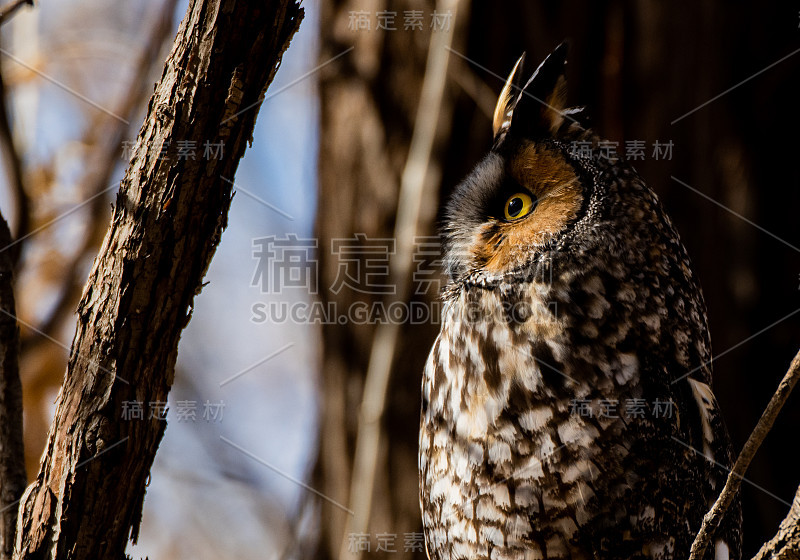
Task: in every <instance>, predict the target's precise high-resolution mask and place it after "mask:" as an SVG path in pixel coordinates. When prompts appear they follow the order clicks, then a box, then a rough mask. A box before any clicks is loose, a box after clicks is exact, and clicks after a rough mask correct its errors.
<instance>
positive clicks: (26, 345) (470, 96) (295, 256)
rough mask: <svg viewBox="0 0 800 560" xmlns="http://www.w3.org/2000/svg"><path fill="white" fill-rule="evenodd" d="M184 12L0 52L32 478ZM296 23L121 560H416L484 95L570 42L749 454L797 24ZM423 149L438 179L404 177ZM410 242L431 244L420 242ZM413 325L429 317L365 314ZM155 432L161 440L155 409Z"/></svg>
mask: <svg viewBox="0 0 800 560" xmlns="http://www.w3.org/2000/svg"><path fill="white" fill-rule="evenodd" d="M186 5H187V2H186V1H185V0H182V1H178V0H128V1H126V2H124V3H118V2H111V1H107V0H89V1H86V0H84V1H83V2H77V1H75V0H50V1H48V2H44V3H41V4H39V5H38V6H37V7H36V8H33V9H30V8H23V9H22V10H21V11H20V12H19V13H18V14H17V15H16V16H14V18H13V19H12V20H10V21H8V22H5V23H4V24H3V26H2V29H0V77H1V78H2V80H0V86H2V91H0V93H2V98H3V101H4V107H3V110H2V111H0V113H3V114H2V115H0V149H2V154H3V171H4V173H3V174H2V175H0V187H1V188H0V209H1V210H2V213H3V216H4V217H5V218H6V219H7V220H8V221H9V223H10V226H11V229H12V232H15V233H16V234H17V236H18V238H19V239H20V241H19V243H17V244H16V245H15V246H14V250H15V251H18V252H19V261H18V265H17V274H16V296H17V308H18V313H19V320H20V328H21V335H22V349H21V373H22V376H23V386H24V400H25V435H26V440H25V444H26V461H27V468H28V476H29V478H30V477H33V476H35V474H36V472H37V468H38V461H39V457H40V455H41V452H42V450H43V448H44V443H45V440H46V434H47V428H48V426H49V422H50V419H51V416H52V412H53V400H54V398H55V396H56V394H57V391H58V388H59V386H60V384H61V381H62V378H63V374H64V370H65V364H66V360H67V356H68V350H69V345H70V342H71V339H72V336H73V333H74V328H75V327H74V324H75V317H74V314H73V312H74V309H75V306H76V304H77V300H78V298H79V296H80V291H81V289H82V286H83V283H84V281H85V278H86V276H87V274H88V271H89V268H90V266H91V262H92V259H93V258H94V256H95V254H96V251H97V248H98V246H99V243H100V241H101V240H102V237H103V235H104V234H105V231H106V228H107V226H108V222H109V218H110V214H111V212H110V210H111V206H110V205H111V203H112V201H113V200H114V197H115V193H116V188H117V183H118V181H119V179H120V178H121V177H122V174H123V172H124V168H125V165H126V162H127V159H128V157H129V155H130V153H129V152H127V151H126V148H128V149H129V147H130V146H131V145H132V144H131V143H132V142H133V141H134V140H135V138H136V133H137V132H138V128H139V126H140V124H141V121H142V118H143V117H144V114H145V109H146V104H147V101H148V99H149V96H150V94H151V93H152V89H153V85H154V83H155V81H156V80H157V79H158V78H159V76H160V74H161V69H162V67H163V61H164V59H165V57H166V55H167V53H168V52H169V48H170V46H171V43H172V40H173V38H174V36H175V32H176V30H177V26H178V23H179V21H180V18H181V17H182V15H183V13H184V12H185V10H186ZM304 6H305V10H306V17H305V20H304V21H303V23H302V24H301V27H300V31H299V32H298V34H297V35H296V37H295V38H294V40H293V41H292V44H291V47H290V48H289V50H288V52H287V53H286V55H285V57H284V60H283V63H282V66H281V68H280V70H279V72H278V74H277V77H276V79H275V81H274V83H273V84H272V85H271V86H270V89H269V91H268V93H267V98H266V100H265V102H264V104H263V105H262V107H261V109H260V115H259V119H258V126H257V129H256V132H255V135H254V142H253V146H252V148H251V149H250V150H249V151H248V153H247V154H246V156H245V158H244V160H243V161H242V163H241V165H240V168H239V172H238V174H237V176H236V192H237V194H236V197H235V198H234V201H233V205H232V208H231V215H230V220H229V226H228V229H227V230H226V232H225V234H224V235H223V237H222V243H221V245H220V247H219V250H218V251H217V255H216V256H215V259H214V261H213V263H212V266H211V268H210V270H209V273H208V277H207V280H208V282H209V283H208V285H207V286H206V287H205V288H204V290H203V293H202V294H201V295H200V296H199V297H198V298H197V300H196V302H195V308H194V315H193V319H192V321H191V323H190V324H189V326H188V328H187V329H186V332H185V333H184V336H183V339H182V342H181V346H180V349H179V360H178V366H177V367H178V371H177V374H176V377H175V386H174V388H173V390H172V393H171V395H170V402H169V405H168V406H169V412H168V413H167V421H168V429H167V431H166V436H165V438H164V440H163V442H162V444H161V448H160V450H159V454H158V456H157V458H156V462H155V465H154V468H153V472H152V477H151V482H150V486H149V490H148V494H147V499H146V503H145V511H144V520H143V526H142V532H141V536H140V539H139V543H138V544H137V545H136V546H132V547H130V549H129V554H131V555H132V556H133V557H145V556H149V557H150V558H152V559H155V558H163V559H166V558H201V559H202V558H209V559H210V558H223V559H224V558H242V557H248V558H249V557H254V558H270V559H272V558H312V557H313V558H340V557H341V558H357V557H359V556H366V557H375V558H378V557H388V558H393V559H395V558H396V559H398V560H399V559H400V558H423V557H424V553H423V552H422V550H421V540H420V539H421V534H420V531H421V526H420V520H419V511H418V510H419V505H418V497H417V472H416V448H417V429H418V422H419V386H420V378H421V371H422V366H423V363H424V360H425V358H426V356H427V352H428V349H429V347H430V344H431V343H432V340H433V337H434V336H435V334H436V332H437V331H438V325H436V324H435V322H436V321H435V319H436V311H437V307H436V297H437V291H438V288H439V287H441V285H442V278H441V276H440V275H439V273H438V271H437V263H436V261H437V258H438V246H437V243H436V240H435V237H433V236H435V234H436V220H437V217H438V212H439V208H440V200H441V199H442V198H444V197H446V196H447V195H448V193H449V192H450V191H451V190H452V188H453V187H454V185H455V184H456V183H457V182H458V181H459V180H460V178H462V177H463V176H464V175H465V174H466V173H467V172H468V171H469V170H470V169H471V167H472V166H473V165H474V164H475V163H476V162H477V161H478V159H479V158H480V157H481V156H482V155H483V154H484V153H485V152H486V151H487V150H488V149H489V147H490V136H491V130H490V128H491V124H490V119H491V112H492V111H493V108H494V103H495V99H496V95H497V93H498V92H499V91H500V89H501V87H502V85H503V80H504V79H505V76H506V75H507V74H508V72H509V71H510V69H511V68H512V66H513V64H514V62H515V61H516V59H517V58H518V57H519V55H520V54H521V53H522V52H523V51H526V52H527V55H528V61H529V64H530V65H535V64H537V63H538V61H540V60H541V59H542V58H543V57H544V56H546V55H547V53H548V52H549V51H550V50H551V49H552V48H553V47H555V46H556V45H557V44H558V43H559V42H561V41H562V40H564V39H568V40H569V41H570V45H571V50H570V56H569V68H568V81H569V100H570V102H571V103H572V104H576V105H586V106H587V107H588V110H589V113H590V115H592V117H593V123H594V127H595V128H596V129H597V130H599V131H600V132H601V134H602V135H603V136H605V137H606V138H608V139H609V140H610V141H612V142H618V143H619V144H618V150H619V152H620V153H621V155H622V154H626V147H629V146H630V147H633V146H636V147H637V151H636V153H637V154H638V155H635V156H634V155H633V154H634V152H633V151H631V154H630V155H631V157H635V158H636V160H637V161H635V166H636V168H637V169H638V171H639V173H640V174H641V175H642V176H643V178H644V179H645V180H646V181H647V182H648V184H649V185H650V186H651V187H652V188H653V189H654V190H655V191H656V192H657V193H658V195H659V196H660V197H661V199H662V201H663V202H664V204H665V206H666V208H667V210H668V212H669V214H670V215H671V217H672V219H673V221H674V223H675V225H676V227H677V229H678V231H679V232H680V234H681V236H682V238H683V241H684V243H685V245H686V246H687V249H688V251H689V254H690V256H691V258H692V260H693V263H694V268H695V272H696V273H697V276H698V277H699V279H700V282H701V284H702V286H703V289H704V293H705V297H706V302H707V304H708V308H709V319H710V328H711V336H712V344H713V348H714V353H715V356H716V359H715V363H714V370H715V386H714V389H715V392H716V394H717V397H718V399H719V401H720V404H721V407H722V409H723V412H724V414H725V418H726V421H727V424H728V427H729V429H730V432H731V436H732V439H733V441H734V446H735V448H736V449H737V450H738V449H740V448H741V446H742V444H743V443H744V441H745V439H746V438H747V436H748V435H749V433H750V431H751V429H752V427H753V426H754V425H755V423H756V421H757V420H758V418H759V416H760V414H761V412H762V411H763V408H764V406H765V404H766V402H767V401H768V399H769V397H770V396H771V395H772V393H773V391H774V389H775V387H776V386H777V383H778V381H779V380H780V378H781V377H782V376H783V374H784V373H785V370H786V368H787V366H788V364H789V361H790V360H791V358H792V357H793V355H794V354H795V352H796V351H797V349H798V346H800V227H799V225H798V224H800V220H799V219H798V207H799V206H800V168H798V166H797V165H796V164H795V162H796V158H797V157H798V154H800V151H798V148H800V139H799V138H800V137H798V133H797V130H798V126H799V125H800V110H799V109H798V104H797V101H796V100H797V97H798V92H800V5H798V4H796V3H791V2H790V3H783V4H780V5H778V4H775V5H770V4H764V3H755V2H750V3H746V2H735V3H728V2H722V1H713V2H702V3H699V2H688V1H684V0H679V1H676V2H671V3H662V2H655V1H640V2H624V1H608V2H596V1H595V2H592V1H589V0H586V1H567V2H542V1H524V0H519V1H507V2H503V3H497V2H494V3H492V2H472V3H470V2H465V1H463V0H462V1H458V0H449V1H440V2H437V3H435V2H426V1H422V0H408V1H403V2H394V1H391V2H389V1H384V2H380V1H376V2H367V1H323V0H316V1H313V2H304ZM431 44H433V45H434V46H435V49H434V50H432V51H431V52H430V53H429V50H430V49H429V46H430V45H431ZM429 54H430V56H429ZM443 65H444V66H443ZM445 67H446V70H444V71H439V69H440V68H445ZM426 68H429V69H431V70H428V71H427V72H426ZM437 79H438V82H440V83H439V84H438V86H439V87H438V89H437ZM424 84H425V89H424V87H423V86H424ZM423 91H425V92H427V93H423ZM421 103H422V104H423V111H422V112H419V113H418V111H419V110H420V104H421ZM424 109H434V111H433V112H431V111H428V112H425V110H424ZM431 115H433V116H431ZM3 116H5V118H3ZM426 134H427V136H426ZM414 138H416V140H414V142H416V144H415V145H416V146H417V147H419V146H422V149H421V151H415V152H414V154H415V157H417V158H418V157H419V154H420V153H422V159H423V161H424V160H426V159H427V160H428V161H427V165H426V166H425V168H424V169H425V171H424V173H421V174H420V173H417V174H416V175H414V174H413V173H412V172H411V171H409V166H407V163H408V160H409V147H410V145H411V144H412V139H414ZM420 138H422V139H423V140H420ZM425 138H428V139H429V141H430V142H429V144H427V143H426V142H425V141H424V139H425ZM203 142H204V141H203V139H197V140H196V144H195V145H186V146H184V147H183V148H184V151H183V154H184V156H185V157H210V154H208V153H206V150H212V149H217V148H213V147H209V146H204V144H203ZM428 146H429V149H428ZM12 148H13V149H12ZM222 149H224V147H223V148H222ZM626 155H627V154H626ZM409 185H411V186H414V185H416V186H418V187H419V188H420V190H419V192H418V194H416V195H414V196H413V197H410V196H409V194H408V193H409V192H413V189H412V188H409ZM404 197H405V198H404ZM411 198H413V200H410V199H411ZM415 204H418V205H419V212H418V213H415V212H414V211H412V212H411V213H410V214H409V213H408V211H407V209H408V207H409V206H410V207H412V208H413V207H414V205H415ZM398 213H399V214H400V215H402V216H406V217H407V216H409V215H410V216H411V217H412V218H414V219H412V220H411V223H412V226H413V227H412V230H411V231H410V235H406V236H404V237H403V238H402V239H401V238H396V237H395V231H396V228H397V227H398V223H397V216H398ZM401 221H402V220H401ZM400 225H402V224H400ZM401 231H405V232H408V230H407V229H401ZM409 239H413V240H414V242H413V247H411V248H409V246H408V244H409V243H410V241H409ZM409 250H413V251H412V253H413V254H412V253H409V252H408V251H409ZM406 258H412V259H413V260H410V261H408V264H407V266H406V267H405V268H404V267H403V266H402V265H403V262H404V261H403V259H406ZM398 263H400V264H398ZM398 271H400V272H401V273H403V274H402V277H403V278H404V280H402V281H400V282H399V283H398V282H396V280H398V278H397V274H398ZM393 275H394V278H393ZM397 302H413V303H414V304H418V305H419V307H418V308H419V309H424V310H427V311H426V313H428V315H427V316H426V315H422V316H421V317H422V318H421V319H420V320H415V321H409V320H405V319H407V318H403V319H401V320H400V321H397V320H394V319H392V317H391V316H389V315H387V314H385V313H383V314H382V313H381V312H377V313H372V312H370V311H368V312H366V313H361V314H359V313H355V314H354V313H352V310H354V309H357V310H362V311H363V310H365V309H366V310H376V309H378V310H380V309H381V308H380V305H381V304H385V305H388V304H391V303H397ZM376 305H377V307H376ZM426 319H427V320H426ZM376 337H378V343H377V344H376V343H375V340H376ZM387 340H388V341H390V342H388V343H387ZM376 348H378V349H383V350H385V351H384V352H383V354H381V353H380V352H377V351H376V350H375V349H376ZM381 363H384V364H386V367H384V368H383V369H381V367H380V364H381ZM368 370H370V372H371V373H370V379H371V381H369V382H367V371H368ZM381 372H383V374H384V375H383V376H381V375H380V374H381ZM376 379H377V380H378V381H375V380H376ZM365 387H366V393H367V395H369V397H368V399H367V400H368V402H367V405H368V406H367V407H366V409H362V399H364V394H365ZM799 399H800V397H798V396H797V395H794V396H793V397H791V398H790V400H789V402H788V404H787V406H786V408H785V409H784V411H783V412H782V414H781V416H780V417H779V419H778V421H777V424H776V426H775V428H774V429H773V431H772V433H771V434H770V435H769V436H768V438H767V440H766V441H765V443H764V446H763V447H762V449H761V450H760V451H759V453H758V455H757V456H756V458H755V460H754V462H753V464H752V466H751V469H750V471H749V474H748V477H747V479H748V481H747V482H746V483H745V484H744V485H743V487H742V488H743V498H744V522H745V528H744V529H745V535H744V539H745V551H746V553H748V554H749V555H752V554H753V553H754V552H755V551H756V550H757V549H758V548H759V547H760V545H761V544H762V543H763V542H764V541H765V540H766V539H767V538H769V537H771V536H772V535H773V534H774V533H775V530H776V528H777V525H778V523H779V521H780V520H781V519H782V518H783V517H784V515H785V514H786V512H787V511H788V507H789V505H788V504H789V502H791V499H792V497H793V495H794V492H795V490H796V488H797V486H798V484H800V467H799V466H798V465H799V464H800V463H799V462H798V460H799V459H800V456H799V455H800V451H798V445H797V430H798V427H800V400H799ZM141 404H142V407H143V409H144V410H143V412H144V414H146V415H148V414H149V413H150V411H151V409H152V408H153V403H141ZM360 410H365V411H366V412H365V413H364V414H361V415H360V414H359V411H360ZM121 420H123V421H137V420H136V418H135V417H133V418H131V417H127V418H122V419H121ZM376 428H377V429H376ZM376 434H377V435H376Z"/></svg>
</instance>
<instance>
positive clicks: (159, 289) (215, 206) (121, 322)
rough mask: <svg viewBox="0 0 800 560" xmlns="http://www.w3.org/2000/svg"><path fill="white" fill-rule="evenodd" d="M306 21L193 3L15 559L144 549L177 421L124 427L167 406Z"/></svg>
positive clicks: (272, 11)
mask: <svg viewBox="0 0 800 560" xmlns="http://www.w3.org/2000/svg"><path fill="white" fill-rule="evenodd" d="M302 16H303V11H302V9H301V8H300V7H299V5H298V4H297V3H296V2H294V1H289V0H269V1H266V2H252V3H245V2H236V1H235V0H193V1H192V2H191V3H190V5H189V8H188V12H187V15H186V17H185V18H184V21H183V23H182V24H181V27H180V30H179V31H178V36H177V38H176V41H175V45H174V47H173V50H172V52H171V54H170V56H169V58H168V59H167V62H166V66H165V69H164V73H163V75H162V78H161V81H160V82H159V83H158V85H157V86H156V89H155V93H154V94H153V97H152V98H151V100H150V104H149V108H148V115H147V118H146V119H145V122H144V124H143V125H142V128H141V130H140V132H139V136H138V139H137V145H136V148H135V150H134V153H133V157H132V159H131V162H130V165H129V167H128V169H127V172H126V174H125V177H124V179H123V180H122V183H121V185H120V191H119V194H118V196H117V202H116V205H115V208H114V211H113V215H112V219H111V226H110V229H109V231H108V233H107V234H106V237H105V239H104V241H103V244H102V246H101V248H100V252H99V255H98V257H97V259H96V260H95V263H94V266H93V268H92V271H91V273H90V276H89V280H88V283H87V285H86V287H85V289H84V291H83V295H82V298H81V302H80V304H79V306H78V325H77V331H76V333H75V338H74V340H73V344H72V350H71V353H70V358H69V363H68V367H67V373H66V379H65V381H64V385H63V386H62V389H61V392H60V394H59V398H58V402H57V409H56V413H55V418H54V421H53V424H52V426H51V429H50V433H49V435H48V443H47V448H46V450H45V454H44V457H43V459H42V464H41V468H40V471H39V473H38V475H37V477H36V480H35V481H34V482H33V484H32V485H31V486H30V487H28V489H27V490H26V491H25V494H24V496H23V499H22V502H21V505H20V508H21V511H20V517H19V523H18V531H17V541H16V547H15V554H14V558H15V559H18V560H22V559H33V558H37V559H39V558H45V557H47V558H51V559H62V558H81V559H83V558H92V559H111V558H113V559H119V558H124V557H125V548H126V546H127V541H128V540H129V539H130V540H131V541H132V542H136V540H137V538H138V533H139V524H140V520H141V513H142V505H143V501H144V495H145V489H146V485H147V480H148V476H149V472H150V468H151V466H152V463H153V459H154V457H155V453H156V450H157V448H158V445H159V442H160V441H161V438H162V436H163V434H164V430H165V428H166V422H165V421H163V420H159V419H157V418H149V419H148V418H147V416H148V414H145V418H144V419H143V420H123V419H122V414H121V412H122V410H123V403H124V402H126V401H128V402H130V401H140V402H143V403H153V402H166V400H167V395H168V393H169V389H170V387H171V385H172V380H173V376H174V371H175V360H176V357H177V346H178V340H179V338H180V334H181V331H182V329H183V328H184V327H185V326H186V325H187V323H188V321H189V318H190V317H191V308H192V301H193V299H194V297H195V295H196V294H197V293H199V291H200V289H201V287H202V279H203V276H204V274H205V272H206V269H207V268H208V265H209V263H210V261H211V257H212V256H213V253H214V251H215V249H216V247H217V244H218V243H219V240H220V236H221V234H222V231H223V229H224V228H225V226H226V223H227V213H228V209H229V206H230V202H231V197H232V193H231V190H232V184H231V183H230V182H229V181H228V180H232V179H233V177H234V175H235V173H236V168H237V166H238V163H239V160H240V158H241V157H242V155H243V154H244V150H245V148H246V144H247V142H248V141H250V140H251V139H252V132H253V127H254V125H255V121H256V116H257V114H258V108H259V106H260V102H261V100H262V99H263V95H264V93H265V91H266V88H267V86H268V85H269V83H270V82H271V81H272V78H273V77H274V75H275V72H276V71H277V68H278V66H279V65H280V60H281V57H282V55H283V52H284V51H285V50H286V48H287V47H288V44H289V41H290V40H291V37H292V35H293V34H294V32H295V31H296V30H297V27H298V25H299V24H300V20H301V19H302ZM181 141H190V142H192V141H193V142H196V143H197V144H196V146H197V151H198V154H197V157H196V158H194V159H191V158H179V157H177V147H178V146H179V144H178V142H181ZM207 141H208V142H210V143H219V142H223V146H224V147H223V153H222V154H221V155H220V156H219V157H202V155H203V146H204V143H205V142H207ZM226 179H228V180H226Z"/></svg>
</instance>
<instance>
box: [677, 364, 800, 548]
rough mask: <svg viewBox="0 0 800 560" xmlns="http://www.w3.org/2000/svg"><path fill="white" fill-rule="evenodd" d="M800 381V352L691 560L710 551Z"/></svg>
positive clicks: (706, 520) (705, 522)
mask: <svg viewBox="0 0 800 560" xmlns="http://www.w3.org/2000/svg"><path fill="white" fill-rule="evenodd" d="M798 379H800V352H798V353H797V354H796V355H795V357H794V359H793V360H792V363H791V365H790V366H789V371H787V372H786V375H785V376H784V377H783V379H782V380H781V382H780V384H779V385H778V389H777V390H776V391H775V394H774V395H772V398H771V399H770V401H769V404H767V408H766V409H765V410H764V413H763V414H762V415H761V418H760V419H759V420H758V424H756V427H755V428H754V429H753V433H752V434H750V437H749V438H748V439H747V442H745V444H744V447H743V448H742V452H741V453H739V457H738V458H737V459H736V463H735V464H734V465H733V469H731V472H730V474H729V475H728V479H727V480H726V481H725V487H724V488H723V489H722V492H721V493H720V495H719V498H717V501H716V502H714V505H713V506H712V508H711V510H710V511H709V512H708V513H707V514H706V515H705V517H703V524H702V525H701V526H700V531H699V532H698V533H697V536H696V537H695V539H694V542H693V543H692V549H691V552H690V554H689V560H700V559H702V558H703V556H704V554H705V551H706V548H707V547H708V544H709V542H710V541H711V537H712V536H713V534H714V532H715V531H716V530H717V528H718V527H719V524H720V521H721V520H722V518H723V517H724V516H725V512H726V511H727V510H728V507H730V505H731V502H732V501H733V499H734V498H735V497H736V493H737V492H738V491H739V487H740V486H741V484H742V477H743V476H744V473H745V472H747V467H749V466H750V461H752V460H753V456H755V454H756V451H758V448H759V447H760V446H761V443H762V442H763V441H764V438H765V437H766V436H767V434H768V433H769V431H770V430H771V429H772V425H773V424H774V423H775V419H776V418H777V417H778V413H779V412H780V411H781V408H783V405H784V404H785V403H786V399H788V398H789V395H790V394H791V392H792V389H794V386H795V385H796V384H797V381H798ZM795 501H796V500H795Z"/></svg>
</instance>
